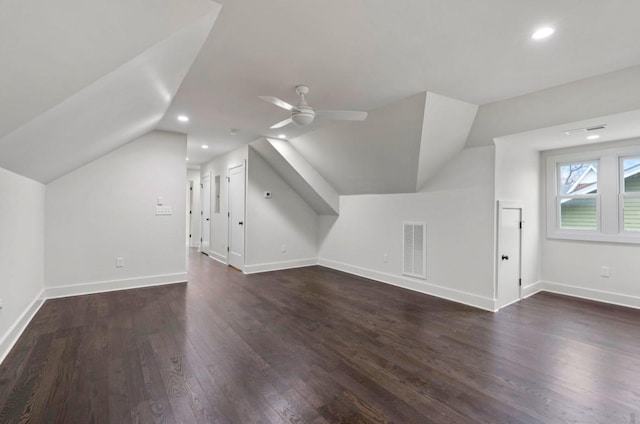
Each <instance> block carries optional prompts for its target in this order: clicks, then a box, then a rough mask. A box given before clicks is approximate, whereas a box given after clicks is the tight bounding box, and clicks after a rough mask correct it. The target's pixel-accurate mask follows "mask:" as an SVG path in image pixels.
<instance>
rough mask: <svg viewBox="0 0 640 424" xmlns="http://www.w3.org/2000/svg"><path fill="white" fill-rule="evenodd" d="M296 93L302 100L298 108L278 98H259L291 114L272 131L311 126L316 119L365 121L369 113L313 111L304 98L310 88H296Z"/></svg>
mask: <svg viewBox="0 0 640 424" xmlns="http://www.w3.org/2000/svg"><path fill="white" fill-rule="evenodd" d="M296 93H298V96H300V100H299V101H298V104H297V105H296V106H292V105H290V104H289V103H287V102H285V101H284V100H280V99H279V98H277V97H272V96H259V97H260V98H261V99H262V100H264V101H267V102H269V103H273V104H274V105H276V106H278V107H281V108H283V109H286V110H288V111H290V112H291V116H290V117H288V118H287V119H285V120H284V121H280V122H278V123H277V124H275V125H272V126H271V127H270V128H271V129H275V128H282V127H284V126H285V125H289V124H290V123H292V122H293V123H295V124H298V125H309V124H310V123H312V122H313V120H314V119H315V118H323V119H338V120H341V121H364V120H365V119H367V112H357V111H353V110H318V111H316V110H313V108H312V107H311V106H309V104H308V103H307V101H306V99H305V98H304V96H306V95H307V94H309V87H308V86H306V85H298V86H296Z"/></svg>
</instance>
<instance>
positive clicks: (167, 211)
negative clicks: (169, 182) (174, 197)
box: [156, 206, 173, 215]
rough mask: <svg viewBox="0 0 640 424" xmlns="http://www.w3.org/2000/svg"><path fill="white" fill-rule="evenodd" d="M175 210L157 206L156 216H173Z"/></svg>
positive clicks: (169, 207)
mask: <svg viewBox="0 0 640 424" xmlns="http://www.w3.org/2000/svg"><path fill="white" fill-rule="evenodd" d="M172 214H173V208H172V207H171V206H156V215H172Z"/></svg>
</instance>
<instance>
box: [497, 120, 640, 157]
mask: <svg viewBox="0 0 640 424" xmlns="http://www.w3.org/2000/svg"><path fill="white" fill-rule="evenodd" d="M603 124H604V125H606V128H605V129H603V130H597V131H589V132H588V133H587V132H578V133H573V134H570V135H567V134H565V131H569V130H575V129H581V128H589V127H594V126H596V125H603ZM594 135H597V136H598V138H593V139H588V138H587V137H588V136H594ZM638 136H640V110H634V111H630V112H625V113H618V114H615V115H608V116H602V117H599V118H593V119H587V120H584V121H577V122H569V123H566V124H562V125H555V126H552V127H547V128H541V129H537V130H532V131H526V132H522V133H518V134H512V135H508V136H505V137H499V139H500V140H504V141H508V142H513V143H518V144H520V145H526V146H529V147H531V148H532V149H534V150H540V151H543V150H553V149H562V148H566V147H574V146H582V145H585V144H595V143H604V142H607V141H615V140H624V139H629V138H635V137H638Z"/></svg>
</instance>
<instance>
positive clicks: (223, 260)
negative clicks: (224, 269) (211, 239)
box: [208, 250, 228, 265]
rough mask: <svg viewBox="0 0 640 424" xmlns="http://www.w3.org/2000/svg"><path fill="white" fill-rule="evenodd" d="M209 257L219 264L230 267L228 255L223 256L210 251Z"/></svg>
mask: <svg viewBox="0 0 640 424" xmlns="http://www.w3.org/2000/svg"><path fill="white" fill-rule="evenodd" d="M208 255H209V257H210V258H211V259H215V260H216V261H218V262H221V263H223V264H225V265H228V263H227V255H221V254H220V253H217V252H214V251H213V250H209V253H208Z"/></svg>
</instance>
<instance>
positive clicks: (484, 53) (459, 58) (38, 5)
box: [0, 0, 640, 193]
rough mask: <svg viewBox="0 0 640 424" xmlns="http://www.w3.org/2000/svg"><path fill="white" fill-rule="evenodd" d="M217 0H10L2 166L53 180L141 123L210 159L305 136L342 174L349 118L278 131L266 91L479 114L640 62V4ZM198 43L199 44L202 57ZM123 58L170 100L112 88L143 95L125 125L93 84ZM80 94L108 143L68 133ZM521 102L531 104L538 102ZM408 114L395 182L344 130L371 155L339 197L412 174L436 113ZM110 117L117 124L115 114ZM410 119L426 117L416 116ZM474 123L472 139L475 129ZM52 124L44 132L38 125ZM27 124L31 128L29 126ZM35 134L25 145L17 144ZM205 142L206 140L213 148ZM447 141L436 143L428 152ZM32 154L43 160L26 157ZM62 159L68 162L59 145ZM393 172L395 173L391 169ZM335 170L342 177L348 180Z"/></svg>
mask: <svg viewBox="0 0 640 424" xmlns="http://www.w3.org/2000/svg"><path fill="white" fill-rule="evenodd" d="M218 3H220V4H221V5H222V9H221V10H220V9H219V5H218V4H217V3H213V2H211V1H209V0H183V1H177V0H140V1H135V2H130V1H123V0H115V1H114V0H110V1H107V0H90V1H80V0H60V1H56V2H45V1H44V0H5V1H3V2H0V8H1V10H0V12H1V13H0V58H1V59H2V64H3V66H2V70H1V71H0V88H1V90H0V102H1V104H2V110H3V114H2V115H1V116H0V166H6V167H10V168H13V169H14V170H16V172H22V173H24V174H26V175H31V176H33V177H36V178H39V179H41V180H47V179H50V178H55V176H57V175H59V174H60V173H61V172H66V170H68V169H70V168H72V167H74V166H79V165H80V164H82V163H85V162H86V161H87V160H90V159H91V158H92V157H95V156H96V155H98V154H99V152H101V151H104V150H105V149H109V148H111V149H112V148H115V147H116V146H117V145H118V143H124V142H126V140H125V139H126V138H128V137H132V136H133V135H135V134H137V133H139V132H140V131H142V130H147V129H150V128H157V129H164V130H170V131H178V132H184V133H187V134H188V140H189V141H188V151H189V153H188V155H189V157H190V159H191V161H190V163H202V162H205V161H207V160H209V159H211V158H213V157H214V156H217V155H220V154H223V153H225V152H227V151H230V150H232V149H234V148H237V147H239V146H241V145H243V144H246V143H248V142H250V141H253V140H256V139H258V138H259V137H260V136H269V137H276V136H277V135H278V134H280V133H284V134H286V137H287V138H288V139H290V140H292V144H294V145H295V144H296V141H295V140H298V139H299V140H307V141H306V143H307V144H305V143H301V142H298V143H297V144H298V146H299V147H300V146H302V147H301V148H304V149H307V150H308V151H313V150H314V149H315V150H318V151H319V152H320V153H321V154H322V155H321V157H322V158H323V159H321V158H319V157H318V156H314V157H313V158H312V157H307V160H309V162H315V163H314V166H315V167H317V169H319V170H320V169H327V170H331V169H332V166H333V164H335V162H336V161H340V160H341V158H343V157H344V156H345V149H349V148H350V147H349V145H346V146H345V144H341V143H337V142H335V139H338V138H341V137H342V138H343V139H344V134H342V132H341V130H339V128H342V127H345V128H349V127H353V126H357V125H358V123H347V124H344V123H332V122H321V121H318V122H314V123H313V124H312V125H310V126H308V127H297V126H291V125H290V126H288V127H286V128H285V129H283V130H269V126H270V125H272V124H273V123H275V122H278V121H280V120H282V119H284V118H285V117H286V116H287V114H286V111H284V110H282V109H278V108H277V107H274V106H273V105H271V104H268V103H266V102H264V101H262V100H260V99H258V96H260V95H271V96H277V97H280V98H282V99H284V100H286V101H288V102H291V103H295V101H296V95H295V92H294V87H295V86H296V85H297V84H301V83H303V84H308V85H309V86H310V87H311V92H310V94H309V96H308V101H309V103H310V104H311V105H312V106H314V107H315V108H316V109H321V110H322V109H355V110H365V111H370V112H371V113H372V115H373V116H374V117H375V111H376V110H380V109H382V110H383V109H384V108H385V107H386V106H387V105H390V104H393V103H398V102H401V101H403V99H409V98H411V97H412V96H416V95H419V93H424V92H430V93H437V94H438V95H441V96H444V97H447V98H450V99H456V100H459V101H462V102H466V103H469V104H472V105H481V106H480V109H479V112H478V116H480V114H481V112H482V109H483V105H486V104H487V103H490V102H495V101H500V100H504V99H509V98H513V97H515V96H521V95H524V94H527V93H531V92H535V91H538V90H542V89H546V88H549V87H554V86H557V85H559V84H565V83H569V82H572V81H576V80H579V79H583V78H588V77H592V76H595V75H600V74H604V73H606V72H610V71H615V70H619V69H623V68H627V67H631V66H636V65H639V64H640V49H638V48H637V40H638V39H640V26H639V25H637V16H640V2H637V1H629V0H608V1H606V2H603V1H601V0H565V1H557V0H541V1H540V0H538V1H534V0H524V1H517V2H514V1H513V0H491V1H484V2H471V1H468V0H449V1H441V0H406V1H381V0H373V1H371V0H323V1H308V0H305V1H300V0H270V1H264V0H219V1H218ZM218 12H219V15H218ZM216 16H217V18H216ZM203 19H204V20H206V19H210V20H211V23H213V21H214V20H215V24H214V25H213V27H212V28H211V31H210V32H209V33H208V34H207V33H206V31H208V30H207V29H206V25H204V24H203ZM199 25H204V26H201V27H200V28H201V30H197V29H196V27H198V26H199ZM541 25H552V26H554V27H555V28H556V33H555V35H554V36H553V37H552V38H551V39H549V40H546V41H543V42H535V41H533V40H531V38H530V35H531V33H532V32H533V30H534V29H536V28H537V27H539V26H541ZM185 31H186V32H189V31H195V33H199V34H200V35H201V38H202V39H201V40H200V42H202V41H203V40H204V43H203V44H202V48H201V50H200V51H199V53H197V49H198V48H199V47H200V45H199V44H198V40H197V39H198V36H196V35H195V33H194V36H193V37H191V41H189V42H187V41H184V42H185V43H187V44H188V45H189V46H190V48H191V49H192V50H189V49H186V48H185V49H184V50H185V51H182V52H181V50H182V48H181V47H180V46H181V45H182V44H181V43H179V42H178V41H176V40H177V38H176V37H178V38H179V37H182V36H184V34H185ZM179 34H183V35H179ZM186 38H189V37H186ZM171 40H174V42H175V43H176V44H174V48H169V47H167V49H166V50H165V53H166V54H165V55H164V56H162V55H160V56H162V57H164V59H159V60H156V59H158V58H159V56H157V54H156V53H157V50H158V49H160V50H162V49H163V48H162V47H159V46H161V45H165V46H167V45H169V44H171ZM185 45H186V44H185ZM193 49H195V50H193ZM186 50H189V51H191V52H194V51H196V53H197V57H196V58H195V60H194V61H193V63H192V64H191V62H189V60H188V58H187V57H188V56H189V54H190V53H188V52H187V51H186ZM154 51H155V52H156V53H152V52H154ZM196 53H193V56H195V55H196ZM154 57H155V58H156V59H154ZM174 57H175V58H176V59H175V60H173V61H172V60H171V58H174ZM180 57H181V59H180ZM136 60H137V62H136ZM136 63H137V65H135V64H136ZM147 65H148V66H147ZM127 67H128V68H131V69H134V68H135V69H138V70H142V69H146V70H147V71H148V72H147V75H148V76H149V79H150V80H152V81H156V86H158V87H164V89H165V91H164V98H165V100H164V102H162V101H159V100H158V99H157V98H156V97H154V96H155V95H149V94H148V91H147V89H146V88H145V89H143V90H141V92H144V93H147V94H141V95H140V96H139V97H137V100H138V101H139V103H136V102H129V101H128V100H127V95H125V94H126V93H121V92H120V91H116V90H112V91H111V92H112V94H113V95H112V96H111V97H114V96H115V95H116V93H121V94H119V95H118V98H119V102H120V103H119V102H118V101H116V100H115V99H114V102H113V103H114V105H116V104H118V105H121V104H122V102H124V103H126V104H129V105H135V107H134V109H135V110H136V111H138V113H137V114H135V116H132V117H131V119H128V120H126V122H124V121H119V120H118V119H112V115H109V114H108V113H106V112H104V111H103V110H102V109H101V107H102V106H103V105H104V100H103V99H104V98H103V97H100V96H94V95H93V94H91V93H93V91H92V90H95V88H96V84H97V85H98V86H101V85H103V84H105V79H107V80H111V79H113V78H115V77H114V76H113V75H114V74H118V72H120V73H122V72H123V71H122V68H127ZM178 68H180V69H182V71H181V72H179V69H178ZM187 71H188V73H187ZM131 72H132V73H131V77H123V78H122V82H123V84H124V85H122V87H127V86H128V85H127V82H128V83H129V84H133V81H138V80H137V79H136V78H138V77H139V76H140V75H142V74H141V73H140V74H135V72H133V71H131ZM134 74H135V75H138V76H134ZM185 74H186V76H184V75H185ZM181 75H182V76H183V77H184V79H183V78H182V77H181ZM158 81H165V82H168V83H158ZM150 84H152V83H150ZM133 86H134V87H138V86H141V87H146V86H147V85H145V84H142V85H140V84H137V83H135V84H133ZM167 88H168V89H167ZM98 91H100V90H98ZM123 91H127V90H123ZM161 91H162V90H160V91H158V93H160V92H161ZM102 93H104V91H102ZM174 94H175V95H174ZM76 97H81V98H83V99H84V100H82V102H81V103H78V104H76V106H75V107H79V105H81V106H82V107H81V109H93V110H94V111H95V112H96V113H95V114H94V115H93V116H92V118H91V119H88V118H87V119H86V120H84V122H87V123H89V124H90V125H89V126H94V127H95V126H97V124H96V123H95V122H96V121H95V120H98V121H99V116H104V119H103V120H102V122H101V123H102V124H104V125H105V128H101V129H100V135H99V136H98V138H97V139H88V140H87V141H86V143H87V144H88V145H90V146H93V147H89V148H87V149H86V150H84V148H85V147H86V146H84V145H83V143H81V142H80V139H86V138H85V137H84V136H83V137H80V138H76V139H75V140H71V141H69V142H68V143H67V141H65V140H66V139H67V138H69V137H67V135H69V134H71V135H76V134H79V133H80V132H79V130H78V128H77V127H76V126H74V125H76V124H74V123H73V116H72V112H73V111H74V110H76V109H74V108H73V107H69V105H68V102H72V99H73V98H76ZM92 99H93V100H92ZM65 105H66V106H65ZM132 107H133V106H132ZM120 109H122V108H121V107H120ZM422 109H423V110H424V102H423V103H422ZM522 112H523V114H526V113H527V110H526V109H525V110H523V111H522ZM411 113H415V114H419V113H421V112H420V111H417V110H413V111H412V112H411ZM411 113H410V114H409V115H406V117H407V118H406V121H410V122H412V123H411V124H409V127H406V128H403V127H401V128H400V130H399V131H402V134H399V135H398V137H404V135H403V134H406V135H407V139H406V140H404V143H401V144H400V146H401V147H399V148H400V150H401V152H396V151H393V152H392V153H391V154H392V156H393V158H394V160H395V161H396V162H398V163H400V162H402V163H403V164H404V166H405V167H406V168H405V169H404V170H400V171H398V172H396V171H391V170H389V169H387V171H388V172H395V174H394V176H393V178H392V179H386V178H385V175H384V171H385V168H384V167H380V166H378V164H379V163H383V162H384V160H385V158H384V157H381V156H379V155H376V154H375V152H367V148H368V146H367V145H366V144H363V143H366V140H365V139H366V137H363V138H360V139H358V140H355V139H349V140H347V141H346V142H351V143H358V144H359V145H358V146H357V148H355V147H354V148H353V149H352V152H356V151H358V152H365V153H364V154H361V155H358V154H355V153H354V154H353V155H352V156H353V163H352V165H350V166H352V171H357V172H359V171H362V173H364V174H366V178H368V181H363V182H362V183H363V185H362V186H361V187H360V188H358V187H356V186H355V185H353V184H352V185H350V186H347V185H348V184H347V185H345V187H343V190H342V192H343V193H353V192H358V191H359V190H360V191H362V190H364V191H369V189H370V188H371V187H373V186H375V187H380V190H383V188H385V189H386V190H388V191H405V189H406V187H410V186H411V185H414V186H415V180H416V172H417V167H418V156H416V155H417V151H418V146H419V143H420V137H421V134H422V132H423V130H424V129H423V128H422V127H421V125H422V123H423V122H428V119H426V118H425V119H412V118H411V117H412V116H413V115H411ZM58 114H59V115H58ZM101 114H102V115H101ZM179 114H186V115H188V116H189V117H190V121H189V122H188V123H180V122H178V121H177V120H176V117H177V115H179ZM484 114H485V115H486V113H484ZM116 115H117V114H116ZM465 119H466V118H465ZM379 122H382V121H379ZM110 123H113V124H114V125H113V126H109V125H110ZM361 124H362V125H367V124H365V123H361ZM374 124H375V123H373V124H370V125H374ZM414 124H415V125H420V127H413V126H412V125H414ZM50 125H53V126H54V127H55V128H56V129H57V130H58V131H57V132H55V131H54V132H52V134H54V133H55V134H57V135H56V137H53V138H52V139H51V142H50V143H49V144H47V149H49V151H47V152H56V151H60V152H65V155H68V156H69V157H70V158H71V159H70V160H69V161H68V162H65V163H64V166H59V167H58V168H55V167H53V168H51V169H49V168H47V167H48V166H49V165H48V162H50V161H43V160H41V158H40V163H38V160H39V156H43V155H46V154H49V153H44V151H42V150H40V148H41V147H42V145H40V144H38V143H36V142H34V139H39V138H42V139H44V140H45V141H46V140H47V139H48V133H47V128H50ZM465 125H467V124H466V123H465V124H464V125H463V126H462V127H464V126H465ZM491 125H492V124H491ZM29 127H30V128H29ZM231 128H235V129H237V130H238V133H237V135H235V136H233V135H230V134H229V129H231ZM85 129H86V128H85ZM85 129H83V131H84V130H85ZM480 130H482V134H481V135H483V137H484V134H485V133H487V134H490V133H491V131H490V129H488V130H487V129H486V128H484V126H483V127H482V128H480ZM485 130H486V131H485ZM65 131H66V132H65ZM478 131H479V130H476V131H474V132H472V135H473V136H474V137H476V135H475V134H477V133H478ZM334 132H335V133H336V134H337V136H336V138H335V139H334V141H327V142H322V143H320V144H319V145H318V146H314V145H313V143H314V142H316V141H315V140H317V137H320V136H322V135H323V134H325V135H326V134H331V133H334ZM356 132H357V131H356ZM45 133H46V134H47V136H40V135H41V134H45ZM433 133H434V134H436V137H435V138H438V137H439V136H438V134H442V133H443V132H442V131H441V129H438V130H437V131H435V130H434V131H433ZM445 133H446V131H445ZM459 133H460V134H462V133H463V131H459ZM20 134H22V138H20V137H17V136H19V135H20ZM450 135H451V136H452V137H454V135H455V137H454V138H456V141H455V144H456V146H457V145H458V144H461V143H460V140H458V139H457V138H458V135H459V134H453V133H451V134H450ZM500 135H503V134H500ZM416 137H417V138H416ZM27 138H28V140H29V142H28V143H26V144H25V143H23V142H22V141H17V140H18V139H21V140H24V139H27ZM432 138H434V137H432ZM482 139H483V140H484V138H482ZM29 143H31V144H29ZM39 143H44V141H40V142H39ZM203 144H206V145H208V146H209V149H207V150H203V149H201V147H200V146H201V145H203ZM18 145H20V146H21V147H16V146H18ZM382 147H385V146H382ZM65 149H66V150H65ZM92 149H93V150H92ZM439 150H441V149H439V148H438V147H437V146H435V145H432V146H431V147H430V149H429V151H439ZM383 151H386V150H385V149H384V148H381V149H380V150H379V152H378V153H380V152H383ZM425 151H426V150H425ZM400 153H402V154H403V155H404V157H403V158H400V156H402V155H400ZM59 156H62V155H59ZM423 159H424V158H420V161H423ZM29 160H33V161H34V163H33V164H32V165H30V166H27V165H24V163H25V162H27V161H29ZM55 160H56V161H62V159H61V158H60V157H57V158H56V159H55ZM427 162H428V158H427ZM425 163H426V162H425ZM42 167H45V168H47V169H46V172H43V173H42V174H36V173H35V171H34V168H37V169H40V168H42ZM54 168H55V169H54ZM434 169H435V167H434ZM373 170H376V172H372V171H373ZM381 171H382V172H383V174H379V172H381ZM340 172H343V170H341V171H340ZM357 172H354V174H355V173H357ZM362 173H361V175H360V176H358V175H350V176H349V175H345V176H344V177H345V178H351V180H352V181H355V180H357V179H358V178H363V175H364V174H362ZM329 178H332V177H331V175H329V176H327V179H329ZM335 179H336V181H337V182H336V183H335V184H336V186H337V187H339V186H340V184H344V182H345V181H346V180H345V179H344V178H338V177H335ZM379 182H380V183H381V184H378V183H379ZM385 184H387V185H390V186H389V187H385V186H384V185H385ZM381 192H382V191H381Z"/></svg>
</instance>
